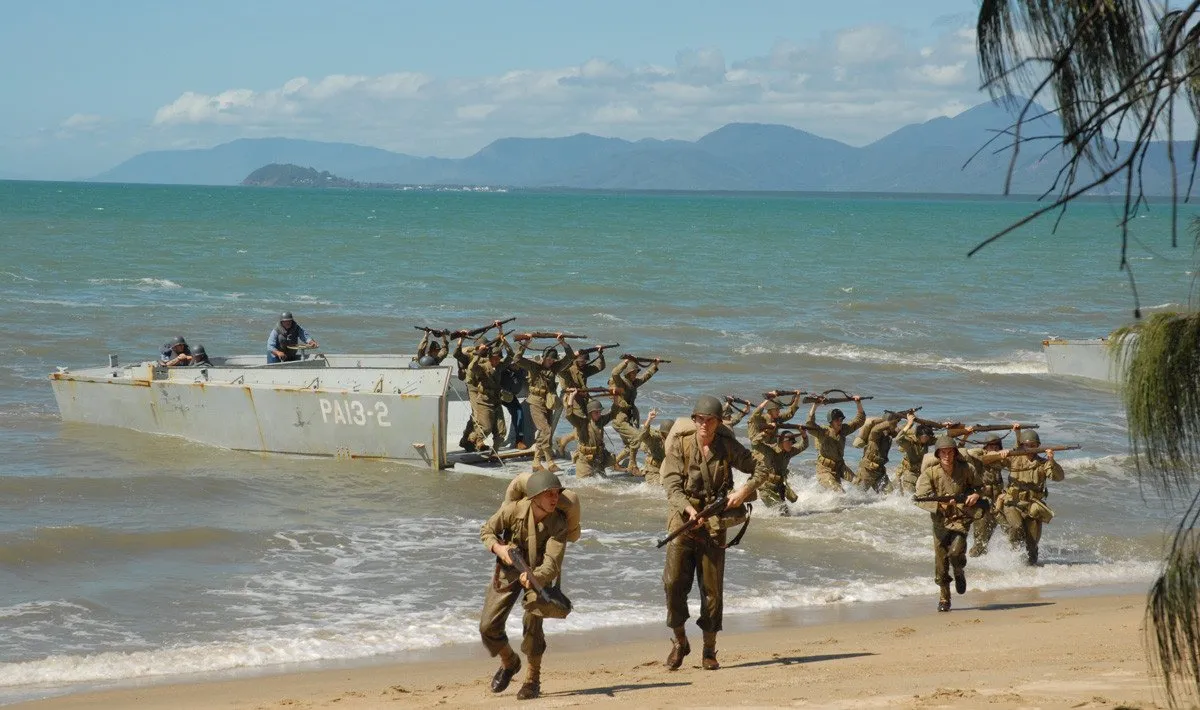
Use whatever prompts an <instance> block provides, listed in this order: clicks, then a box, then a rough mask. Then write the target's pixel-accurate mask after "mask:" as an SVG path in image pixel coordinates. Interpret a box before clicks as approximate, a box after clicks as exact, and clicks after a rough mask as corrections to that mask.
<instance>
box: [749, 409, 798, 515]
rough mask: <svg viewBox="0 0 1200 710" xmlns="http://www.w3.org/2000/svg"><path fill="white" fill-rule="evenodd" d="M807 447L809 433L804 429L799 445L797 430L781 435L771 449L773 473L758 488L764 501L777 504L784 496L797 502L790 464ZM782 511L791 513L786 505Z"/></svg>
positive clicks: (785, 513)
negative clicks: (789, 479) (793, 489)
mask: <svg viewBox="0 0 1200 710" xmlns="http://www.w3.org/2000/svg"><path fill="white" fill-rule="evenodd" d="M807 448H808V434H807V433H805V431H804V430H803V429H801V430H800V444H799V445H798V446H797V445H796V432H794V431H791V430H788V431H784V432H783V433H781V434H780V435H779V443H777V444H776V445H775V446H774V447H773V448H772V450H771V457H770V462H771V475H770V476H769V477H768V478H767V480H766V482H765V483H763V486H762V488H760V489H759V490H758V494H759V496H760V497H761V498H762V501H763V503H765V504H767V505H775V504H776V503H779V502H781V501H782V500H783V499H784V498H786V499H787V500H788V502H789V503H795V502H796V500H797V496H796V494H795V493H794V492H793V491H792V487H791V486H790V485H788V482H787V479H788V464H789V463H791V460H792V459H793V458H795V457H796V456H797V455H799V454H800V453H801V452H803V451H804V450H805V449H807ZM780 512H781V513H782V514H783V515H790V514H791V513H790V512H789V511H788V509H787V506H786V505H785V506H783V507H782V508H781V509H780Z"/></svg>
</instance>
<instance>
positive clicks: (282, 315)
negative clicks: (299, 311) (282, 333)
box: [279, 311, 296, 321]
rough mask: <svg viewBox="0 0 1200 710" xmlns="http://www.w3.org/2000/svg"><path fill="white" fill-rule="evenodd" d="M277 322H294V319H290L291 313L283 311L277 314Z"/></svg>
mask: <svg viewBox="0 0 1200 710" xmlns="http://www.w3.org/2000/svg"><path fill="white" fill-rule="evenodd" d="M279 320H281V321H285V320H296V319H295V318H293V317H292V312H291V311H284V312H283V313H280V314H279Z"/></svg>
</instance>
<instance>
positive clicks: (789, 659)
mask: <svg viewBox="0 0 1200 710" xmlns="http://www.w3.org/2000/svg"><path fill="white" fill-rule="evenodd" d="M874 655H877V654H874V653H827V654H823V655H820V656H782V657H779V658H768V659H767V660H765V661H750V662H748V663H733V664H728V665H726V664H724V663H722V664H721V667H722V668H754V667H755V666H774V665H779V666H791V665H795V664H797V663H820V662H821V661H838V660H841V659H843V658H861V657H862V656H874Z"/></svg>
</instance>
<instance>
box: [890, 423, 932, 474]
mask: <svg viewBox="0 0 1200 710" xmlns="http://www.w3.org/2000/svg"><path fill="white" fill-rule="evenodd" d="M895 444H896V446H897V447H898V448H899V449H900V454H901V455H902V458H901V459H900V470H901V471H911V472H912V473H913V475H916V474H917V473H919V472H920V471H921V461H922V459H924V458H925V454H926V453H927V452H928V451H929V446H928V445H921V444H920V443H919V442H917V434H916V432H914V431H913V430H912V429H909V430H908V431H906V432H902V433H901V434H900V435H899V436H897V437H896V438H895Z"/></svg>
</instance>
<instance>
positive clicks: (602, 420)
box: [567, 403, 617, 454]
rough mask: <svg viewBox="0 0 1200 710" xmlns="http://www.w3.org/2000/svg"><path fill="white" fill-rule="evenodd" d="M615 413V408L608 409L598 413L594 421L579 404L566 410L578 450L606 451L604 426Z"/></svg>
mask: <svg viewBox="0 0 1200 710" xmlns="http://www.w3.org/2000/svg"><path fill="white" fill-rule="evenodd" d="M616 416H617V413H616V411H615V410H612V409H610V410H608V411H607V412H604V413H603V414H601V415H600V417H599V418H598V419H597V420H596V421H592V418H591V417H589V416H588V414H587V412H585V411H584V410H583V409H582V408H580V406H579V404H578V403H576V404H575V405H573V406H572V407H571V408H570V409H568V410H567V421H568V422H570V423H571V426H573V427H575V435H576V436H577V437H578V438H579V450H580V451H582V452H583V453H585V454H594V453H595V452H597V451H606V450H607V449H605V448H604V427H605V426H607V425H608V423H609V422H611V421H612V420H613V419H615V418H616Z"/></svg>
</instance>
